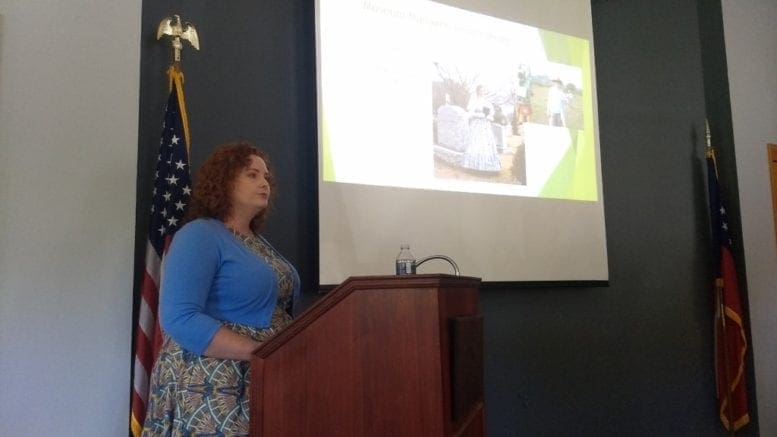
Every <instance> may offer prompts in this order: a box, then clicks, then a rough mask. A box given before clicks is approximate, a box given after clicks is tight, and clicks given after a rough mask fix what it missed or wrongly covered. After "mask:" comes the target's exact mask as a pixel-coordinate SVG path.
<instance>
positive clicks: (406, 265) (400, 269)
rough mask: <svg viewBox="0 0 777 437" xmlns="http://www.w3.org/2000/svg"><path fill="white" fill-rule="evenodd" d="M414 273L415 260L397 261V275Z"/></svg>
mask: <svg viewBox="0 0 777 437" xmlns="http://www.w3.org/2000/svg"><path fill="white" fill-rule="evenodd" d="M414 274H415V261H413V260H410V259H408V260H398V261H397V275H414Z"/></svg>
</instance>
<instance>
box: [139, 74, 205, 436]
mask: <svg viewBox="0 0 777 437" xmlns="http://www.w3.org/2000/svg"><path fill="white" fill-rule="evenodd" d="M169 74H170V76H171V83H172V85H173V86H172V89H171V91H170V97H169V99H168V101H167V107H166V109H165V120H164V123H163V124H162V138H161V140H160V142H159V155H158V156H157V163H156V173H155V174H154V191H153V200H152V202H151V220H150V223H149V229H148V242H147V244H146V267H145V272H144V275H143V281H142V286H141V300H140V308H139V310H138V321H137V327H136V330H135V363H134V372H133V378H132V407H131V419H130V429H131V431H132V434H133V435H134V436H139V435H140V434H141V431H142V429H143V421H144V420H145V417H146V405H147V401H148V390H149V375H150V373H151V368H152V367H153V365H154V361H155V360H156V357H157V354H158V352H159V348H160V346H161V343H162V335H161V332H160V329H159V320H158V318H157V308H158V303H159V284H160V282H159V281H160V272H161V265H162V259H163V258H164V255H165V253H166V252H167V248H168V246H169V245H170V241H171V239H172V237H173V234H175V231H177V230H178V228H179V227H180V226H181V224H182V220H183V216H184V213H185V212H186V207H187V205H188V203H189V199H191V193H192V189H191V175H190V171H189V152H188V136H187V134H188V129H187V127H186V110H185V108H184V104H183V88H182V84H181V82H182V75H181V73H180V71H177V70H174V69H171V71H170V72H169Z"/></svg>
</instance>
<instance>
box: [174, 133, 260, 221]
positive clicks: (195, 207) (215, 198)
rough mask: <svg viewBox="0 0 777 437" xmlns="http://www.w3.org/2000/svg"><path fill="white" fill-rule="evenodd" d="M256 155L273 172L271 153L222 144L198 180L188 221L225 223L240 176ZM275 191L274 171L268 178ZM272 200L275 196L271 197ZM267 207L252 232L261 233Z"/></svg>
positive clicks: (249, 145)
mask: <svg viewBox="0 0 777 437" xmlns="http://www.w3.org/2000/svg"><path fill="white" fill-rule="evenodd" d="M252 155H255V156H258V157H260V158H262V159H263V160H264V163H265V164H267V169H268V170H270V161H269V159H268V157H267V154H266V153H265V152H263V151H261V150H259V149H257V148H256V146H255V145H253V144H252V143H249V142H245V141H240V142H236V143H227V144H222V145H220V146H219V147H217V148H216V150H215V151H214V152H213V153H212V154H211V155H210V156H209V157H208V159H206V160H205V162H204V163H203V164H202V167H200V170H199V172H197V176H196V178H195V180H194V188H193V190H192V202H191V205H190V206H189V213H188V219H189V220H194V219H198V218H205V217H207V218H215V219H219V220H221V221H225V220H227V219H228V218H229V215H230V214H231V213H232V203H231V196H232V191H233V190H234V189H235V180H236V178H237V176H238V174H239V173H240V172H241V171H242V170H243V169H245V168H246V167H247V166H248V165H249V164H250V163H251V156H252ZM267 182H269V184H270V190H271V192H273V193H274V192H275V180H274V178H273V177H272V171H270V172H269V173H268V175H267ZM271 199H272V196H271ZM269 207H270V205H268V206H267V208H265V209H263V210H262V211H260V212H259V213H258V214H257V215H255V216H254V218H253V219H251V223H250V226H251V230H252V231H254V232H259V230H260V229H261V227H262V225H263V224H264V221H265V218H266V216H267V210H268V209H269Z"/></svg>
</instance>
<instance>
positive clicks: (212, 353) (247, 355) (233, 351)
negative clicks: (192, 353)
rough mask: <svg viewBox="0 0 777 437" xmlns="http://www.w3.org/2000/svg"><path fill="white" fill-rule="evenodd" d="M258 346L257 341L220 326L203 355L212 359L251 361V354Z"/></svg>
mask: <svg viewBox="0 0 777 437" xmlns="http://www.w3.org/2000/svg"><path fill="white" fill-rule="evenodd" d="M260 345H261V344H260V343H259V342H258V341H255V340H252V339H251V338H249V337H246V336H244V335H240V334H238V333H236V332H235V331H233V330H231V329H229V328H227V327H226V326H222V327H221V328H219V330H218V331H216V335H214V336H213V340H211V342H210V344H209V345H208V347H207V348H206V349H205V352H203V355H205V356H206V357H212V358H221V359H229V360H242V361H251V356H252V355H253V352H254V351H255V350H256V348H258V347H259V346H260Z"/></svg>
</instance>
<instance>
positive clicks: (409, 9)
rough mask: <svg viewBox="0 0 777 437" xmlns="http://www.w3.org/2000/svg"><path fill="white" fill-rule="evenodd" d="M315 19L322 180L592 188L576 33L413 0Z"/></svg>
mask: <svg viewBox="0 0 777 437" xmlns="http://www.w3.org/2000/svg"><path fill="white" fill-rule="evenodd" d="M318 25H319V27H320V29H319V34H318V35H319V38H320V40H319V41H318V50H319V54H318V55H319V56H318V58H319V80H320V82H319V86H320V89H319V92H320V101H319V105H320V107H319V118H320V119H319V123H320V135H321V138H320V140H321V146H322V149H321V166H322V169H321V171H322V179H323V181H324V182H343V183H350V184H362V185H372V186H383V187H400V188H415V189H426V190H440V191H451V192H463V193H480V194H499V195H510V196H524V197H538V198H554V199H569V200H582V201H596V200H599V199H598V193H599V190H598V187H597V180H598V175H597V168H596V156H597V150H596V145H595V130H594V98H593V91H594V90H593V85H592V80H593V78H592V59H591V48H590V47H589V44H590V43H589V41H587V40H585V39H582V38H578V37H574V36H570V35H565V34H562V33H558V32H552V31H549V30H543V29H540V28H537V27H532V26H529V25H525V24H521V23H516V22H511V21H507V20H503V19H498V18H494V17H490V16H488V15H484V14H477V13H473V12H470V11H466V10H463V9H458V8H454V7H451V6H446V5H441V4H439V3H434V2H430V1H422V0H412V1H401V0H342V1H338V2H330V3H328V6H327V7H326V8H321V9H320V10H319V21H318Z"/></svg>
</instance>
